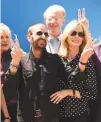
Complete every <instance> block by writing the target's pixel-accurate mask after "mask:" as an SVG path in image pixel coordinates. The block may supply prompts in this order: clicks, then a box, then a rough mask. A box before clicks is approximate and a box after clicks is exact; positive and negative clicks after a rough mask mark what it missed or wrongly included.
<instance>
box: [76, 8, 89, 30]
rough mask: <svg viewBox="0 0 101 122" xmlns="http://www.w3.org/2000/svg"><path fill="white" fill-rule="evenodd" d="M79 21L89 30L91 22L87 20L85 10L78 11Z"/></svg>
mask: <svg viewBox="0 0 101 122" xmlns="http://www.w3.org/2000/svg"><path fill="white" fill-rule="evenodd" d="M78 21H79V22H80V23H81V24H82V25H83V26H84V27H85V28H87V29H88V28H89V21H88V20H87V18H86V16H85V8H83V9H82V10H80V9H78Z"/></svg>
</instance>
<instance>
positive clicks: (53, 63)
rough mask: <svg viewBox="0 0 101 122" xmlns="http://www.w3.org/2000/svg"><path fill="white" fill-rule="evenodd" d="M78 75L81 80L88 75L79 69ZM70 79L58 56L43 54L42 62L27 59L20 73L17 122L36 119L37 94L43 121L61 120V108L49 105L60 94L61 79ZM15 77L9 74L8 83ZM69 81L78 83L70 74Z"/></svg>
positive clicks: (40, 60) (29, 121)
mask: <svg viewBox="0 0 101 122" xmlns="http://www.w3.org/2000/svg"><path fill="white" fill-rule="evenodd" d="M36 62H37V63H36ZM37 66H38V67H37ZM76 71H77V73H75V75H77V74H78V75H79V76H81V75H82V77H81V78H82V79H83V78H84V77H85V73H81V72H80V71H79V68H77V69H76ZM73 72H74V71H73ZM41 73H42V74H41ZM73 75H74V74H73ZM75 75H74V77H75ZM16 76H17V74H16ZM67 76H68V72H66V73H65V70H64V67H63V64H62V63H61V59H60V58H59V56H58V55H56V54H49V53H47V52H46V50H44V51H43V54H42V57H41V58H40V59H35V57H34V56H33V55H32V53H31V52H29V53H28V54H26V55H24V56H23V57H22V60H21V67H20V70H19V78H20V82H19V90H18V92H19V101H18V122H31V121H32V120H33V119H34V116H35V113H34V108H33V103H34V100H35V96H36V95H37V94H39V96H40V98H39V99H40V100H39V103H40V106H41V111H42V114H43V115H44V117H45V118H47V119H48V118H50V119H52V118H58V117H59V116H60V106H59V104H58V105H57V104H53V103H52V102H51V101H50V95H52V94H53V93H55V92H56V91H58V90H59V86H58V85H59V84H58V78H59V77H61V78H67ZM12 77H13V76H12V75H11V74H7V77H6V79H7V80H8V81H9V80H11V79H12V81H13V80H14V79H13V78H12ZM70 77H71V80H72V82H77V81H78V79H77V81H75V79H74V77H73V76H72V75H71V74H70ZM40 91H41V93H40Z"/></svg>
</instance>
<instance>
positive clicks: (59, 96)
mask: <svg viewBox="0 0 101 122" xmlns="http://www.w3.org/2000/svg"><path fill="white" fill-rule="evenodd" d="M68 96H71V97H76V98H78V99H80V92H79V91H77V90H72V89H64V90H61V91H58V92H55V93H53V94H52V95H51V96H50V98H51V101H52V102H53V103H54V104H58V103H59V102H60V101H61V100H62V99H64V98H65V97H68Z"/></svg>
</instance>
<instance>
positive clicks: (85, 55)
mask: <svg viewBox="0 0 101 122" xmlns="http://www.w3.org/2000/svg"><path fill="white" fill-rule="evenodd" d="M94 46H95V41H94V40H92V38H91V36H89V39H88V42H87V44H86V46H85V47H84V49H83V52H82V54H81V57H80V62H83V63H87V62H88V60H89V58H90V57H91V56H92V55H93V54H94Z"/></svg>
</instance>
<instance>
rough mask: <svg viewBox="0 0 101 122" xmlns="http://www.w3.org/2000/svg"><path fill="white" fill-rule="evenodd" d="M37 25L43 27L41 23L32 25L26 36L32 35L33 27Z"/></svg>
mask: <svg viewBox="0 0 101 122" xmlns="http://www.w3.org/2000/svg"><path fill="white" fill-rule="evenodd" d="M37 25H44V24H43V23H40V22H39V23H35V24H32V25H31V26H30V27H29V28H28V32H27V34H30V35H31V34H32V29H33V28H34V27H35V26H37Z"/></svg>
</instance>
